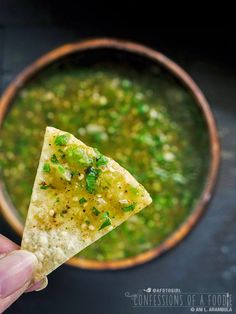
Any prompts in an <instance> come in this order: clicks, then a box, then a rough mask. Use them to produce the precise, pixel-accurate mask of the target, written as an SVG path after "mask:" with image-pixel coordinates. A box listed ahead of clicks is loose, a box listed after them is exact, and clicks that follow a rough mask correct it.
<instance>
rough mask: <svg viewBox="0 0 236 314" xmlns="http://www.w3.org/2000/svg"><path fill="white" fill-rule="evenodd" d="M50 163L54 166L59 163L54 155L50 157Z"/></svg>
mask: <svg viewBox="0 0 236 314" xmlns="http://www.w3.org/2000/svg"><path fill="white" fill-rule="evenodd" d="M51 162H52V163H54V164H58V162H59V161H58V159H57V156H56V155H55V154H53V155H52V157H51Z"/></svg>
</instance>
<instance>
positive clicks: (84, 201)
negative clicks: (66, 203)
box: [79, 197, 87, 204]
mask: <svg viewBox="0 0 236 314" xmlns="http://www.w3.org/2000/svg"><path fill="white" fill-rule="evenodd" d="M86 202H87V200H86V199H85V198H84V197H81V199H80V200H79V203H80V204H84V203H86Z"/></svg>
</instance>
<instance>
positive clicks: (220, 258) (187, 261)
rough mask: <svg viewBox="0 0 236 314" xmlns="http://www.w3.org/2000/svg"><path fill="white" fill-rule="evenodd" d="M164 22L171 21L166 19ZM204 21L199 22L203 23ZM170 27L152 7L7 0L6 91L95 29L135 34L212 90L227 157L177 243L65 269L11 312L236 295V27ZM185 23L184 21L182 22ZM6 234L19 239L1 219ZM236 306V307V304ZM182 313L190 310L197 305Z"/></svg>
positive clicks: (1, 81) (1, 34)
mask: <svg viewBox="0 0 236 314" xmlns="http://www.w3.org/2000/svg"><path fill="white" fill-rule="evenodd" d="M163 20H167V22H168V23H167V22H166V23H163ZM199 23H200V21H199ZM199 23H198V24H197V27H189V24H188V23H185V25H184V23H182V24H183V25H182V26H179V25H180V23H179V21H176V22H175V21H174V22H173V25H170V22H169V20H168V19H166V16H165V14H164V19H163V16H162V13H161V11H160V10H159V11H157V9H155V8H152V7H151V6H150V5H146V6H144V3H142V5H140V6H138V5H137V3H136V4H135V5H133V4H132V3H130V2H129V3H128V1H127V3H126V4H125V6H122V5H121V4H119V5H118V3H117V2H113V1H111V2H110V5H109V6H108V7H107V6H106V5H105V3H103V2H102V1H99V2H96V3H95V2H94V3H93V2H89V3H88V4H86V3H83V4H82V3H80V1H77V2H76V3H73V2H72V1H68V0H67V1H63V4H60V2H59V1H36V0H20V1H17V0H0V91H1V92H2V91H3V90H4V88H5V87H6V85H7V84H8V83H9V82H10V81H11V80H12V79H13V78H14V77H15V76H16V74H17V73H19V71H21V70H22V69H23V68H24V67H25V66H26V65H28V64H30V63H31V62H32V61H34V60H35V59H36V58H37V57H39V56H41V55H42V54H43V53H45V52H47V51H49V50H50V49H53V48H55V47H57V46H59V45H61V44H64V43H68V42H71V41H76V40H81V39H83V38H88V37H90V38H91V37H95V36H111V37H120V38H125V39H132V40H135V41H139V42H141V43H144V44H146V45H149V46H151V47H153V48H155V49H157V50H160V51H161V52H163V53H165V54H166V55H167V56H169V57H170V58H172V59H173V60H174V61H176V62H177V63H179V64H180V65H181V66H183V68H184V69H185V70H186V71H187V72H188V73H189V74H190V75H191V76H192V77H193V79H194V80H195V81H196V82H197V84H198V85H199V86H200V88H201V89H202V90H203V92H204V93H205V95H206V97H207V99H208V100H209V103H210V105H211V108H212V110H213V112H214V115H215V117H216V120H217V124H218V128H219V133H220V138H221V144H222V164H221V170H220V174H219V180H218V185H217V188H216V192H215V196H214V198H213V200H212V202H211V204H210V206H209V207H208V210H207V211H206V213H205V215H204V217H203V218H202V220H201V221H200V222H199V224H198V225H197V227H196V228H195V229H194V230H193V231H192V232H191V234H190V235H189V236H188V237H187V238H186V239H185V240H184V241H183V242H182V243H181V244H180V245H179V246H178V247H176V248H175V249H173V250H172V251H170V252H169V253H167V254H165V255H164V256H162V257H161V258H159V259H156V260H154V261H152V262H150V263H148V264H146V265H143V266H139V267H136V268H133V269H129V270H122V271H114V272H112V271H104V272H95V271H86V270H79V269H74V268H71V267H68V266H62V267H60V269H58V270H56V271H55V272H54V273H53V274H52V275H50V276H49V286H48V288H47V289H46V290H44V291H42V292H38V293H30V294H27V295H24V296H23V297H22V298H21V299H20V300H18V301H17V302H16V303H15V304H14V305H13V306H12V307H11V308H10V309H9V310H7V313H9V314H10V313H14V314H23V313H24V314H28V313H34V314H39V313H40V314H41V313H60V314H62V313H68V314H69V313H88V314H90V313H95V312H96V313H98V314H100V313H104V314H105V313H111V314H115V313H119V314H120V313H124V314H125V313H154V312H157V311H158V312H159V313H161V312H163V313H180V309H175V308H169V309H168V308H167V309H151V308H150V309H147V308H139V309H134V308H132V304H131V300H130V299H128V298H126V297H125V296H124V293H125V292H126V291H129V292H130V293H135V292H137V290H138V289H141V288H147V287H152V288H161V287H164V288H165V287H168V288H180V289H182V291H183V292H229V293H231V294H233V303H234V307H235V295H234V294H235V292H236V232H235V229H236V228H235V223H236V193H235V187H236V165H235V156H236V155H235V154H236V141H235V138H236V104H235V101H236V61H235V56H236V49H235V45H234V29H233V28H232V26H231V25H229V24H227V26H225V27H224V28H217V27H215V28H213V27H212V28H209V27H199ZM177 25H178V26H177ZM0 232H1V233H3V234H5V235H7V236H9V237H10V238H11V239H13V240H16V241H18V240H19V239H17V238H16V236H15V235H14V234H13V233H12V232H11V231H10V228H9V227H8V226H7V225H6V223H5V222H4V221H3V219H1V218H0ZM235 310H236V307H235ZM181 312H182V313H190V311H189V309H188V308H183V309H181Z"/></svg>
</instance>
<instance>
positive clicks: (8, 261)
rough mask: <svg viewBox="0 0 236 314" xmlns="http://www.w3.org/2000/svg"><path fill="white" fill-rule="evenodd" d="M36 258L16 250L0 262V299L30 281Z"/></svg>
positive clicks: (28, 253)
mask: <svg viewBox="0 0 236 314" xmlns="http://www.w3.org/2000/svg"><path fill="white" fill-rule="evenodd" d="M36 264H37V258H36V256H35V255H34V254H32V253H30V252H27V251H23V250H17V251H13V252H11V253H10V254H8V255H7V256H5V257H3V258H2V259H1V260H0V297H1V298H5V297H7V296H9V295H10V294H12V293H14V292H15V291H17V290H18V289H20V288H21V287H22V286H23V285H24V284H26V283H27V282H28V281H30V280H31V279H32V275H33V271H34V268H35V266H36Z"/></svg>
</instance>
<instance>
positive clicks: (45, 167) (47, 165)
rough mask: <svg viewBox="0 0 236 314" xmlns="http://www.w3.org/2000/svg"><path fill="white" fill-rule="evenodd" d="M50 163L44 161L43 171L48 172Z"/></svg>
mask: <svg viewBox="0 0 236 314" xmlns="http://www.w3.org/2000/svg"><path fill="white" fill-rule="evenodd" d="M50 169H51V168H50V165H49V164H48V163H45V164H44V165H43V172H50Z"/></svg>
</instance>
